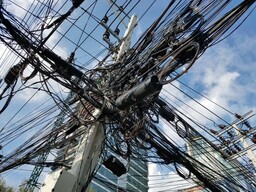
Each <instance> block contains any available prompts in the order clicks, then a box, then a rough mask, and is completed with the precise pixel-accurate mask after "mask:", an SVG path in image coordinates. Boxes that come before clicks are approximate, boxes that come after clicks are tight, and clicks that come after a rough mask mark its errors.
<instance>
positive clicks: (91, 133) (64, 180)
mask: <svg viewBox="0 0 256 192" xmlns="http://www.w3.org/2000/svg"><path fill="white" fill-rule="evenodd" d="M136 25H137V16H136V15H133V16H132V17H131V20H130V22H129V24H128V27H127V29H126V32H125V34H124V38H123V42H122V44H121V46H120V48H119V52H118V54H117V57H116V60H119V59H120V57H122V56H123V54H125V53H126V51H127V50H128V49H129V48H130V44H131V36H132V33H133V30H134V28H135V27H136ZM105 40H106V39H105ZM93 111H94V112H93V117H94V118H95V119H96V122H94V123H92V125H91V127H89V129H88V128H87V127H84V126H82V127H79V129H88V130H87V131H86V132H85V133H84V134H83V136H82V138H81V139H80V140H81V141H80V142H79V144H78V147H77V148H78V149H77V150H76V151H75V152H74V153H72V154H73V155H75V158H74V160H73V163H72V166H71V168H70V169H69V170H66V168H59V169H57V170H54V171H52V172H51V173H50V174H48V175H47V177H46V179H45V181H44V183H43V185H42V187H41V190H40V191H41V192H49V191H53V190H54V191H55V192H77V191H85V190H86V189H87V187H88V185H89V183H90V181H91V179H92V178H91V174H92V173H93V171H94V169H95V167H96V165H97V163H98V160H99V157H100V154H101V152H102V145H104V143H103V142H104V137H105V135H104V131H103V127H102V124H101V123H100V122H98V121H97V118H98V117H99V116H100V115H101V111H99V110H98V109H96V108H94V109H93Z"/></svg>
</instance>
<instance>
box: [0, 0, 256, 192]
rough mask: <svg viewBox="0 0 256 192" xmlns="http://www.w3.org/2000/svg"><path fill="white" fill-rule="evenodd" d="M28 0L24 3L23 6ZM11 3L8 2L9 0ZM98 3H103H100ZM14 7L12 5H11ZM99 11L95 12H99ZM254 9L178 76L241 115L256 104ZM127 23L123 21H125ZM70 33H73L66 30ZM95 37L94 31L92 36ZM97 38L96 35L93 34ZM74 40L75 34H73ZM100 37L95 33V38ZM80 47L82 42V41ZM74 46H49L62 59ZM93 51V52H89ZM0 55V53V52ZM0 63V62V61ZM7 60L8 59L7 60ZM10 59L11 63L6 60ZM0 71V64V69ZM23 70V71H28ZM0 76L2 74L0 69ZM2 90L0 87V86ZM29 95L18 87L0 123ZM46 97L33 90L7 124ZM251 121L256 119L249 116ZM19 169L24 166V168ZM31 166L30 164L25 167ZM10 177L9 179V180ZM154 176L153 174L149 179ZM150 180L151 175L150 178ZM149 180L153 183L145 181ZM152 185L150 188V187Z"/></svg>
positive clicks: (19, 175) (154, 171)
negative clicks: (218, 42)
mask: <svg viewBox="0 0 256 192" xmlns="http://www.w3.org/2000/svg"><path fill="white" fill-rule="evenodd" d="M16 2H17V3H24V2H23V1H22V0H17V1H16ZM30 2H31V1H26V3H27V5H25V4H23V6H28V5H29V3H30ZM165 4H166V1H165V2H161V3H160V4H157V6H156V7H154V9H152V10H151V11H150V12H149V13H148V15H147V16H146V17H144V18H143V20H142V21H141V22H140V23H139V24H138V26H137V29H136V30H135V33H134V36H135V38H136V37H138V36H139V35H140V34H141V33H142V31H144V29H145V28H146V27H147V26H148V25H149V24H151V23H152V21H153V18H155V17H156V16H157V15H158V13H159V11H160V10H162V8H163V7H164V6H165ZM10 5H11V3H10ZM102 6H104V4H102ZM14 7H15V6H14ZM11 9H12V10H13V13H15V14H17V15H20V16H22V14H23V13H21V12H18V11H17V9H16V8H12V7H11ZM142 9H143V6H141V7H140V9H138V10H137V11H138V12H140V11H141V10H142ZM74 14H76V13H74ZM99 14H100V12H99ZM255 18H256V12H255V11H254V12H253V13H252V15H251V16H250V17H249V18H248V19H247V20H246V21H245V23H243V25H242V26H241V27H240V28H239V29H238V30H237V31H236V32H234V33H233V34H232V35H231V36H230V37H229V38H227V39H226V40H224V41H222V42H221V43H220V44H218V45H216V46H214V47H211V48H209V49H208V50H207V51H206V52H205V54H204V55H203V56H202V57H201V58H200V59H199V60H198V61H197V62H196V63H195V64H194V65H193V67H192V68H191V69H190V70H189V72H188V73H187V74H185V75H184V76H183V77H181V78H180V79H179V80H180V81H182V82H184V83H186V84H188V85H189V86H191V87H193V88H194V89H196V90H197V91H200V92H201V93H202V94H204V95H205V96H207V97H208V98H210V99H211V100H213V101H215V102H216V103H218V104H220V105H221V106H223V107H225V108H227V109H228V110H230V111H232V112H234V113H235V112H236V113H240V114H243V113H245V112H247V111H249V110H251V109H252V110H255V108H256V101H255V98H256V92H255V90H256V73H255V71H256V51H255V50H256V25H255ZM126 22H127V21H126ZM67 26H68V24H64V25H63V26H61V27H60V31H61V30H65V28H66V27H67ZM69 35H70V36H72V37H74V36H73V34H69ZM94 35H95V36H97V35H98V34H94ZM98 36H99V35H98ZM59 37H60V35H59V34H58V33H55V34H54V35H53V36H52V37H51V38H50V40H49V41H48V43H47V45H48V46H49V47H53V46H54V45H55V44H56V42H57V41H58V39H59ZM74 38H77V36H76V37H74ZM100 38H101V37H100ZM0 46H1V49H0V52H1V50H3V45H2V44H0ZM84 46H85V47H86V45H84ZM73 48H74V47H72V45H70V44H69V43H68V42H66V41H64V40H63V41H61V42H60V43H59V44H58V45H57V47H56V48H55V49H54V50H55V52H57V53H58V54H60V55H61V56H62V57H63V58H66V57H67V56H68V55H69V53H70V52H71V51H72V49H73ZM102 48H103V47H99V46H97V47H96V46H95V47H90V49H95V52H96V51H98V50H99V49H102ZM92 52H93V51H92ZM2 54H3V53H2ZM87 60H89V57H86V56H84V55H82V54H80V55H79V54H78V55H77V62H78V63H79V62H80V63H82V62H85V61H87ZM0 61H1V63H0V67H3V66H4V63H3V60H0ZM9 62H10V61H9ZM10 63H11V62H10ZM0 71H1V68H0ZM28 73H29V69H28ZM0 74H1V75H2V73H0ZM38 80H39V77H36V78H35V79H34V80H33V81H38ZM50 83H51V85H52V86H53V87H54V90H62V91H64V94H63V97H65V95H66V92H67V90H66V89H64V88H63V87H60V86H59V85H57V83H55V82H53V81H52V82H50ZM174 84H175V85H176V86H177V87H180V88H182V85H181V84H180V83H179V82H177V81H176V82H174ZM1 89H2V87H1ZM165 89H166V90H168V91H170V92H172V93H173V94H174V95H175V96H176V97H178V98H180V99H181V100H182V101H183V102H185V103H187V104H188V105H189V106H191V107H192V108H194V109H197V110H199V111H201V112H203V113H205V114H207V116H208V117H210V118H211V119H212V120H213V121H216V122H217V123H221V121H220V119H219V118H217V117H216V116H214V115H212V114H209V113H208V112H206V111H204V109H202V108H200V106H199V105H198V104H196V103H194V102H193V101H192V100H190V99H189V98H186V97H185V96H184V94H182V93H181V92H180V91H178V90H177V89H175V88H174V87H173V86H171V85H166V86H165ZM33 93H34V90H30V89H27V90H24V91H22V92H20V93H19V94H17V95H16V96H15V98H14V100H13V102H12V103H11V105H10V107H9V108H8V109H7V110H6V111H5V112H4V113H3V114H1V115H0V124H1V125H5V124H6V123H7V121H8V120H9V119H10V117H11V116H13V115H14V114H15V113H16V111H17V109H19V108H20V106H22V105H23V104H24V102H25V101H27V99H28V97H30V96H31V95H32V94H33ZM195 98H196V99H197V100H198V101H199V102H200V103H202V104H203V105H205V106H207V108H209V109H211V110H212V111H214V112H215V113H217V114H218V115H219V116H221V117H223V118H225V119H227V120H228V121H231V120H232V119H233V117H232V115H230V114H229V113H227V112H226V111H224V110H223V109H221V108H219V107H217V106H216V105H214V104H212V103H211V102H209V101H208V100H206V99H204V98H202V97H200V96H198V95H197V96H195ZM46 99H47V94H45V93H44V92H40V93H37V94H36V96H35V97H33V98H32V100H31V101H30V102H29V103H30V105H28V106H26V108H24V109H23V110H22V113H19V114H18V115H17V116H15V119H14V120H13V122H15V121H17V119H19V118H22V116H23V114H24V113H25V114H27V113H29V112H30V111H31V110H32V109H33V108H35V107H36V106H40V105H41V102H42V101H43V100H46ZM171 99H172V100H171V102H172V103H173V104H179V105H180V107H181V108H182V109H184V110H186V111H187V112H188V113H189V114H191V115H192V116H193V117H194V118H196V119H198V120H199V121H200V122H201V123H203V124H205V125H207V126H209V127H211V126H214V125H213V123H212V122H210V121H209V120H207V119H205V118H204V117H202V116H201V115H200V114H197V113H194V112H193V111H192V110H191V109H189V108H188V107H187V106H186V105H184V104H183V103H179V101H178V100H177V99H175V98H171ZM0 104H2V103H0ZM254 122H256V121H255V120H254ZM29 135H31V133H27V134H24V135H23V136H22V137H20V138H19V139H17V141H16V142H13V143H12V144H10V145H9V146H8V148H7V149H5V148H4V150H3V153H7V151H10V150H12V149H13V147H14V146H16V145H18V144H19V143H20V142H21V141H23V140H24V139H26V138H28V136H29ZM25 169H28V168H27V167H25ZM29 169H31V168H29ZM149 172H150V174H151V175H161V174H162V172H161V170H159V169H158V167H156V166H155V165H151V166H150V169H149ZM29 174H30V173H29V172H28V171H11V172H9V173H4V174H3V175H2V176H3V177H4V178H5V179H6V180H7V181H8V183H9V184H10V185H13V186H17V184H18V183H20V182H21V181H22V180H23V179H24V178H27V177H28V175H29ZM159 177H161V178H162V179H165V180H167V181H168V179H170V178H169V177H170V176H159ZM14 178H15V179H14ZM152 178H154V177H152ZM153 180H154V179H153ZM151 182H154V181H151ZM155 190H156V189H155V188H154V189H153V190H151V191H155Z"/></svg>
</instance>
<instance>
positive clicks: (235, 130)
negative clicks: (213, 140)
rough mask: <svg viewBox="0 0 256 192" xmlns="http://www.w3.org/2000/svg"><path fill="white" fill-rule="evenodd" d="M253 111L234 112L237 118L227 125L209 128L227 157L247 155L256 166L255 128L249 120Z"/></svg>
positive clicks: (234, 157)
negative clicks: (255, 152)
mask: <svg viewBox="0 0 256 192" xmlns="http://www.w3.org/2000/svg"><path fill="white" fill-rule="evenodd" d="M255 115H256V114H255V112H253V111H249V112H247V113H245V114H244V115H239V114H235V117H236V118H237V119H236V120H235V121H233V122H232V123H231V124H229V125H219V128H220V130H218V131H217V130H213V129H212V130H211V132H212V133H214V134H215V135H216V136H217V137H218V138H219V140H220V146H219V148H220V150H222V151H223V152H226V153H227V154H228V159H229V160H233V159H238V158H239V157H242V156H244V155H247V157H248V159H249V160H250V161H251V162H252V164H253V166H254V168H256V157H255V154H254V152H253V151H254V150H255V149H256V142H255V140H254V138H255V134H256V129H255V127H253V126H251V125H250V123H249V121H250V119H251V118H253V117H254V116H255Z"/></svg>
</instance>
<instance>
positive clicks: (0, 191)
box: [0, 178, 14, 192]
mask: <svg viewBox="0 0 256 192" xmlns="http://www.w3.org/2000/svg"><path fill="white" fill-rule="evenodd" d="M0 192H14V189H13V188H12V187H10V186H7V184H6V182H5V181H4V180H3V179H1V178H0Z"/></svg>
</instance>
